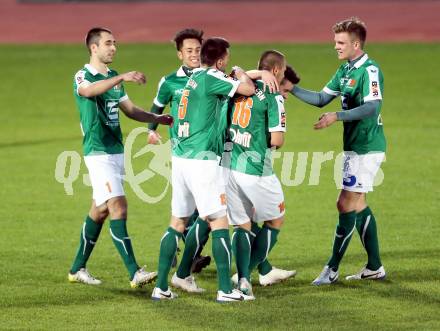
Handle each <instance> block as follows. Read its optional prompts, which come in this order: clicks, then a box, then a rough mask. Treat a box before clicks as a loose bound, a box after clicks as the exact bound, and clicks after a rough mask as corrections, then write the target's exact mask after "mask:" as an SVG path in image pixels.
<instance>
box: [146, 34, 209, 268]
mask: <svg viewBox="0 0 440 331" xmlns="http://www.w3.org/2000/svg"><path fill="white" fill-rule="evenodd" d="M174 42H175V44H176V48H177V57H178V58H179V60H181V61H182V65H181V66H180V67H179V69H177V71H175V72H173V73H171V74H169V75H167V76H164V77H162V79H161V80H160V82H159V87H158V91H157V95H156V97H155V98H154V102H153V106H152V107H151V112H153V113H155V114H162V113H163V111H164V109H165V107H166V105H167V104H169V105H170V114H171V115H172V116H173V118H177V112H178V108H179V102H180V98H181V96H182V91H183V89H184V88H185V85H186V83H187V82H188V80H189V77H191V75H192V72H193V70H194V69H195V68H199V67H200V49H201V47H202V42H203V31H199V30H196V29H184V30H181V31H179V32H177V33H176V35H175V37H174ZM157 126H158V124H157V123H150V124H148V129H149V134H148V143H150V144H157V143H159V140H160V139H161V136H160V135H159V133H158V132H157V131H156V130H157ZM177 127H178V123H175V124H174V126H172V127H170V129H169V134H170V139H171V143H172V144H173V143H174V142H175V141H176V139H177ZM194 222H196V223H197V222H198V213H197V212H195V213H194V214H193V215H192V216H191V217H190V219H189V221H188V224H187V225H186V229H185V232H184V234H183V237H182V238H183V239H184V240H185V243H186V242H187V241H186V236H187V235H188V232H189V231H188V230H189V229H190V227H191V226H192V224H193V223H194ZM195 235H197V233H196V232H191V233H190V236H195ZM207 238H208V236H206V239H207ZM189 239H190V240H189V242H190V243H191V242H192V241H191V238H189ZM197 239H198V238H197ZM197 242H198V244H199V245H198V251H197V253H196V255H195V258H194V257H193V256H191V261H190V262H191V266H192V271H193V272H200V271H201V270H202V269H203V268H204V267H206V266H207V265H209V263H210V262H211V257H210V256H201V255H200V253H201V251H202V249H203V246H204V245H205V243H206V242H203V240H202V241H200V240H198V241H197ZM175 263H177V260H176V258H175V259H174V261H173V265H174V264H175Z"/></svg>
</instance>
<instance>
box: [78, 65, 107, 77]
mask: <svg viewBox="0 0 440 331" xmlns="http://www.w3.org/2000/svg"><path fill="white" fill-rule="evenodd" d="M84 67H85V68H86V69H87V70H88V71H89V72H90V73H91V74H92V75H93V76H96V75H97V74H99V72H98V70H96V68H95V67H94V66H92V65H91V64H90V63H87V64H85V65H84ZM107 72H110V69H109V68H108V67H107Z"/></svg>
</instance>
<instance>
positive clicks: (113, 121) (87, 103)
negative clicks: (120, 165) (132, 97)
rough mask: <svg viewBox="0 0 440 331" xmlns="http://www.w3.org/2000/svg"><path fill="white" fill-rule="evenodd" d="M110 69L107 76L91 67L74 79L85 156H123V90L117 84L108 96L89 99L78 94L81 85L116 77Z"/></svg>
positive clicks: (124, 94)
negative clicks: (120, 115) (121, 120)
mask: <svg viewBox="0 0 440 331" xmlns="http://www.w3.org/2000/svg"><path fill="white" fill-rule="evenodd" d="M117 75H118V73H117V72H116V71H114V70H110V69H108V72H107V76H105V75H102V74H100V73H99V72H98V71H97V70H96V69H95V68H93V67H92V66H91V65H90V64H86V65H85V66H84V68H83V69H81V70H79V71H78V72H77V73H76V75H75V78H74V82H73V90H74V95H75V99H76V105H77V107H78V111H79V117H80V124H81V131H82V133H83V136H84V137H83V152H84V155H95V154H119V153H124V143H123V141H122V132H121V127H120V125H119V103H120V102H122V101H124V100H127V99H128V96H127V94H126V93H125V91H124V86H123V85H122V84H118V85H116V86H114V87H113V88H111V89H110V90H108V91H107V92H105V93H103V94H101V95H97V96H95V97H91V98H86V97H83V96H80V95H79V94H78V88H79V87H80V86H81V85H85V84H92V83H95V82H98V81H100V80H104V79H108V78H111V77H114V76H117Z"/></svg>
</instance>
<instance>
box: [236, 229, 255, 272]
mask: <svg viewBox="0 0 440 331" xmlns="http://www.w3.org/2000/svg"><path fill="white" fill-rule="evenodd" d="M251 237H252V236H251V234H250V233H249V231H246V230H245V229H242V228H240V227H236V228H235V229H234V233H233V234H232V253H234V257H235V263H236V265H237V272H238V279H240V278H243V277H245V278H246V279H247V280H250V274H249V262H250V259H251V250H252V243H251Z"/></svg>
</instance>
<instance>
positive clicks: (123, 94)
mask: <svg viewBox="0 0 440 331" xmlns="http://www.w3.org/2000/svg"><path fill="white" fill-rule="evenodd" d="M128 99H129V98H128V95H127V92H125V88H124V84H122V83H121V94H120V97H119V102H122V101H125V100H128Z"/></svg>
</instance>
